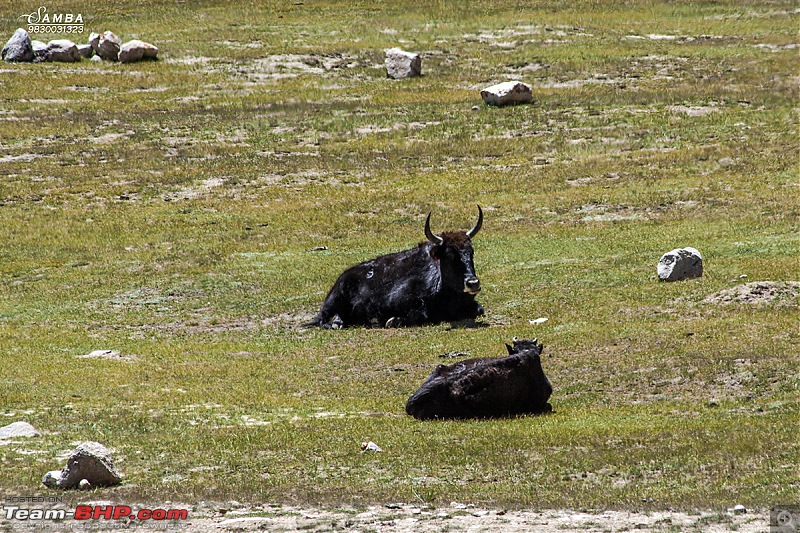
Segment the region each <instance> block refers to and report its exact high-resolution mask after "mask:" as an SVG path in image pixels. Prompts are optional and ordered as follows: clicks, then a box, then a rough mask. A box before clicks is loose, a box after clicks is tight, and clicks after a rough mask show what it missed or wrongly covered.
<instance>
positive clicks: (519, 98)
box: [481, 81, 533, 107]
mask: <svg viewBox="0 0 800 533" xmlns="http://www.w3.org/2000/svg"><path fill="white" fill-rule="evenodd" d="M481 98H483V101H484V102H486V103H487V104H489V105H494V106H498V107H500V106H504V105H513V104H527V103H530V102H532V101H533V91H531V87H530V85H527V84H525V83H522V82H521V81H506V82H503V83H498V84H497V85H492V86H491V87H487V88H485V89H484V90H482V91H481Z"/></svg>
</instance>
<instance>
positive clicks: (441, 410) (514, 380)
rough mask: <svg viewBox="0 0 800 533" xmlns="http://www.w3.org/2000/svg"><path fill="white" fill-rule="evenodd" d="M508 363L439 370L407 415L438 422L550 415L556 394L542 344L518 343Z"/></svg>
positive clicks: (483, 361)
mask: <svg viewBox="0 0 800 533" xmlns="http://www.w3.org/2000/svg"><path fill="white" fill-rule="evenodd" d="M506 348H508V354H509V355H508V357H498V358H491V357H484V358H478V359H467V360H465V361H460V362H458V363H456V364H454V365H451V366H446V365H439V366H438V367H436V370H434V371H433V372H432V373H431V375H430V376H429V377H428V379H427V380H425V383H423V384H422V386H421V387H420V388H419V390H417V392H415V393H414V394H413V395H411V397H410V398H409V399H408V402H407V403H406V413H408V414H410V415H411V416H413V417H414V418H418V419H420V420H428V419H432V418H498V417H504V416H514V415H521V414H531V413H548V412H550V411H551V410H552V406H551V405H550V404H549V403H547V400H548V399H549V398H550V395H551V394H552V393H553V387H552V385H550V380H548V379H547V376H545V375H544V371H543V370H542V362H541V359H540V355H541V353H542V348H543V346H542V345H541V344H538V343H537V340H536V339H534V340H532V341H530V340H520V341H518V340H516V339H514V345H513V346H509V345H508V344H506Z"/></svg>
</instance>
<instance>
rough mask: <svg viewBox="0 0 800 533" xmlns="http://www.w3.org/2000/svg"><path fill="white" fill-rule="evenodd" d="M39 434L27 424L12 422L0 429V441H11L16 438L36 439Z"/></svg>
mask: <svg viewBox="0 0 800 533" xmlns="http://www.w3.org/2000/svg"><path fill="white" fill-rule="evenodd" d="M38 436H39V432H38V431H36V428H35V427H33V426H32V425H30V424H28V423H27V422H14V423H12V424H9V425H7V426H3V427H1V428H0V439H13V438H16V437H38Z"/></svg>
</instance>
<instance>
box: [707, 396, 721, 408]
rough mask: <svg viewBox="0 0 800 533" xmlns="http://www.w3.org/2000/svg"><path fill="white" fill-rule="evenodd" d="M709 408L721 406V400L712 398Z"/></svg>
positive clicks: (709, 401)
mask: <svg viewBox="0 0 800 533" xmlns="http://www.w3.org/2000/svg"><path fill="white" fill-rule="evenodd" d="M708 406H709V407H718V406H719V400H717V399H716V398H711V399H710V400H708Z"/></svg>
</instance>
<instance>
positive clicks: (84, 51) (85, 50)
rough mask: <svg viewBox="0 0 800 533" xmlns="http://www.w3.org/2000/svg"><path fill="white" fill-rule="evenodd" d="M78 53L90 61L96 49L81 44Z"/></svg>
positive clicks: (89, 45)
mask: <svg viewBox="0 0 800 533" xmlns="http://www.w3.org/2000/svg"><path fill="white" fill-rule="evenodd" d="M78 52H79V53H80V54H81V57H85V58H86V59H89V58H90V57H92V54H94V48H92V45H91V44H79V45H78Z"/></svg>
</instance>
